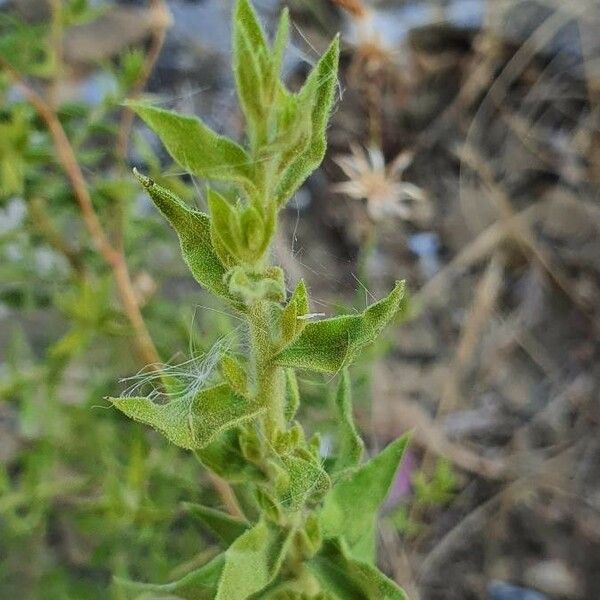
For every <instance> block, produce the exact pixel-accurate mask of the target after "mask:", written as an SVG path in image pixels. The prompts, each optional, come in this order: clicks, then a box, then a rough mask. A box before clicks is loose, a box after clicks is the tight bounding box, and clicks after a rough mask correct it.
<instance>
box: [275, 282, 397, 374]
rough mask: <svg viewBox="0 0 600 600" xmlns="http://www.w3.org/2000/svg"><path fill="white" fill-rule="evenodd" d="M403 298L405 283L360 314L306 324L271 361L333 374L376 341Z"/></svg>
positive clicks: (285, 365) (286, 365)
mask: <svg viewBox="0 0 600 600" xmlns="http://www.w3.org/2000/svg"><path fill="white" fill-rule="evenodd" d="M403 297H404V282H397V283H396V286H395V287H394V289H393V290H392V292H391V293H390V294H389V295H388V296H387V297H386V298H384V299H383V300H380V301H379V302H377V303H375V304H373V305H371V306H369V307H368V308H367V309H366V310H365V311H364V312H362V313H361V314H359V315H345V316H341V317H334V318H331V319H322V320H320V321H315V322H312V323H308V324H307V325H306V327H305V328H304V331H303V332H302V333H301V334H300V336H299V337H298V338H297V339H296V340H295V341H294V342H292V343H291V344H290V345H289V346H287V347H286V348H284V349H283V350H282V351H280V352H279V353H278V354H276V355H275V357H274V360H275V362H276V363H277V364H279V365H282V366H284V367H292V368H296V369H309V370H312V371H321V372H325V373H327V372H329V373H335V372H337V371H339V370H340V369H342V368H343V367H345V366H347V365H348V364H350V363H351V362H352V361H353V360H354V358H355V357H356V356H357V354H358V353H359V352H360V350H361V349H362V348H363V347H364V346H366V345H367V344H370V343H372V342H373V341H374V340H375V339H376V338H377V336H378V335H379V334H380V333H381V331H382V330H383V328H384V327H385V326H386V325H387V324H388V323H389V322H390V321H391V320H392V319H393V317H394V315H395V314H396V313H397V311H398V310H399V308H400V306H401V303H402V298H403Z"/></svg>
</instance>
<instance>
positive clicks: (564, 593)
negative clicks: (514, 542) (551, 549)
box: [524, 560, 580, 599]
mask: <svg viewBox="0 0 600 600" xmlns="http://www.w3.org/2000/svg"><path fill="white" fill-rule="evenodd" d="M524 579H525V582H526V583H527V585H531V586H533V587H535V588H537V589H539V590H542V591H544V592H546V593H548V594H552V595H553V596H560V597H561V598H573V599H575V598H579V597H580V595H579V584H578V581H577V577H576V576H575V574H574V573H573V572H572V571H571V570H570V569H569V567H568V566H567V565H566V564H565V563H564V562H563V561H561V560H545V561H542V562H539V563H537V564H535V565H533V566H531V567H529V568H528V569H527V571H525V577H524Z"/></svg>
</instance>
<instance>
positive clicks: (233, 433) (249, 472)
mask: <svg viewBox="0 0 600 600" xmlns="http://www.w3.org/2000/svg"><path fill="white" fill-rule="evenodd" d="M195 454H196V456H197V457H198V460H199V461H200V462H201V463H202V464H203V465H204V466H205V467H206V468H207V469H210V470H211V471H213V472H214V473H216V474H217V475H219V476H220V477H223V479H226V480H227V481H230V482H232V483H246V482H248V481H252V482H261V481H263V480H264V475H263V473H262V472H261V471H260V470H259V469H258V467H255V466H254V465H253V464H251V463H249V462H248V461H247V460H246V459H245V458H244V453H243V451H242V448H241V446H240V429H239V428H237V427H236V428H234V429H228V430H227V431H225V432H224V433H222V434H221V435H219V437H218V438H217V439H216V440H215V441H214V442H211V443H210V444H208V446H206V447H204V448H201V449H200V450H196V452H195Z"/></svg>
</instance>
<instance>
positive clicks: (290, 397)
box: [284, 369, 300, 421]
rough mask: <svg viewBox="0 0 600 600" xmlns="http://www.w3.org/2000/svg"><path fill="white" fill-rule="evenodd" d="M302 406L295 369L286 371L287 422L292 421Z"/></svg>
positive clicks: (285, 413) (285, 410) (285, 411)
mask: <svg viewBox="0 0 600 600" xmlns="http://www.w3.org/2000/svg"><path fill="white" fill-rule="evenodd" d="M299 406H300V390H299V389H298V380H297V379H296V373H295V372H294V369H286V370H285V409H284V415H285V420H286V421H291V420H292V419H293V418H294V415H295V414H296V412H297V411H298V407H299Z"/></svg>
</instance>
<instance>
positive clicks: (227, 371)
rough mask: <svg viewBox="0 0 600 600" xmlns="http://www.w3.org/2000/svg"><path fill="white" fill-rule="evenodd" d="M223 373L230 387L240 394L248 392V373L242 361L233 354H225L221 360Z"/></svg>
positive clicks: (243, 394)
mask: <svg viewBox="0 0 600 600" xmlns="http://www.w3.org/2000/svg"><path fill="white" fill-rule="evenodd" d="M220 367H221V373H223V377H224V378H225V381H226V382H227V384H228V385H229V387H230V388H231V389H232V390H233V391H234V392H235V393H236V394H239V395H240V396H246V395H247V394H248V375H247V374H246V370H245V369H244V367H243V366H242V365H241V364H240V362H239V361H238V360H237V359H236V358H234V357H233V356H232V355H231V354H224V355H223V357H222V358H221V362H220Z"/></svg>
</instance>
